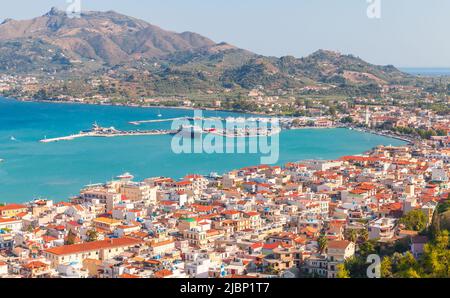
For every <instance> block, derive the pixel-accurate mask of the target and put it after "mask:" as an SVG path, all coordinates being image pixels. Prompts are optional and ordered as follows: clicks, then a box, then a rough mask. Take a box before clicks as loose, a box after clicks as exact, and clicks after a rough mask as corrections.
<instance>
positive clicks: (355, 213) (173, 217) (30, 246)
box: [0, 109, 450, 278]
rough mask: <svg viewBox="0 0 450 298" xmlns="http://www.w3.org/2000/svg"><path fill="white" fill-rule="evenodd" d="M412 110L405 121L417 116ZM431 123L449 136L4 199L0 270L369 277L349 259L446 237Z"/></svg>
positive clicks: (442, 145) (446, 195)
mask: <svg viewBox="0 0 450 298" xmlns="http://www.w3.org/2000/svg"><path fill="white" fill-rule="evenodd" d="M367 115H368V113H367V109H362V110H361V117H362V118H361V121H364V122H366V124H369V125H370V126H373V127H374V126H377V123H376V121H378V119H379V118H377V117H376V116H371V117H368V116H367ZM427 115H428V113H425V115H423V117H427ZM354 116H356V115H354ZM355 118H356V117H355ZM370 119H371V120H370ZM404 119H407V120H405V121H406V123H404V124H397V125H398V126H399V127H400V126H403V125H405V126H406V125H410V124H411V123H407V122H408V121H410V122H411V121H418V120H417V119H414V118H410V117H407V118H404ZM420 119H424V118H420ZM435 119H440V118H435ZM369 120H370V123H369ZM380 121H386V119H385V118H383V119H382V120H381V119H380ZM433 125H434V127H435V128H436V129H441V130H444V131H445V132H446V135H445V136H430V138H414V139H413V140H412V141H411V142H410V143H408V144H407V145H404V146H401V147H392V146H378V147H376V148H374V149H373V150H371V151H370V152H366V153H364V154H362V155H357V156H343V157H341V158H339V159H336V160H304V161H299V162H292V163H287V164H285V165H283V166H269V165H258V166H250V167H246V168H242V169H237V170H234V171H231V172H228V173H225V174H223V175H208V176H201V175H196V174H192V175H187V176H186V177H184V178H183V179H181V180H175V179H172V178H170V177H150V178H147V179H145V180H144V181H140V182H135V181H133V179H134V177H133V175H132V174H130V173H125V174H123V175H120V176H118V177H116V179H113V180H112V181H109V182H107V183H104V184H95V185H88V186H86V187H85V188H84V189H82V190H81V191H80V194H79V195H78V196H76V197H72V198H70V200H68V201H61V202H54V201H51V200H46V199H36V200H33V201H31V202H28V203H25V204H3V205H2V206H1V207H0V251H1V254H0V276H1V277H27V278H38V277H64V278H70V277H76V278H88V277H96V278H205V277H210V278H213V277H216V278H218V277H245V276H247V277H261V278H263V277H286V278H289V277H326V278H336V277H343V276H346V275H349V274H352V275H354V274H361V272H356V273H355V272H352V270H354V268H351V267H352V266H351V263H352V261H353V262H357V261H358V260H361V258H364V257H367V256H368V255H369V254H374V253H376V254H382V255H384V256H385V257H384V258H383V264H384V265H383V266H385V267H386V266H387V265H386V264H391V263H394V260H393V259H394V256H396V258H398V259H399V260H400V261H399V260H397V262H402V260H403V258H412V260H419V259H420V258H421V257H423V255H424V254H427V253H428V254H430V253H431V252H430V249H431V248H430V247H433V246H432V245H433V244H432V243H434V242H433V241H437V240H433V239H431V237H436V239H441V238H442V237H444V238H445V237H447V238H445V239H447V241H448V231H446V229H448V226H447V227H446V226H445V224H446V222H445V220H440V219H443V218H442V216H441V217H440V215H441V214H445V212H447V209H448V207H449V206H448V205H449V204H448V202H449V199H450V180H449V176H450V146H449V144H450V136H449V132H450V130H449V122H448V119H447V121H446V122H445V121H444V120H443V119H442V120H436V121H434V123H433ZM438 125H439V126H438ZM436 219H437V221H439V223H437V222H436ZM444 219H445V218H444ZM427 231H434V232H433V233H431V232H430V233H428V232H427ZM446 233H447V234H446ZM433 235H434V236H433ZM439 237H440V238H439ZM431 250H432V249H431ZM392 254H393V255H394V256H392V257H391V255H392ZM388 261H389V262H388ZM411 262H413V261H411V260H410V263H411ZM364 263H365V260H364V262H363V264H364ZM387 267H388V269H389V270H388V269H386V268H385V269H386V270H383V272H390V274H391V275H393V276H402V277H409V276H410V275H414V274H419V273H417V272H413V271H414V270H415V269H413V268H406V269H399V268H397V269H395V268H394V267H395V266H394V264H391V266H390V267H389V266H387ZM397 267H398V266H397ZM383 268H384V267H383ZM395 270H397V271H398V272H394V271H395ZM401 270H403V271H401ZM411 270H413V271H411ZM362 274H363V275H364V274H365V272H364V273H362ZM383 274H386V273H383ZM423 274H426V273H423ZM427 274H431V273H427ZM383 277H388V276H383Z"/></svg>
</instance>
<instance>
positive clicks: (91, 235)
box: [86, 230, 98, 242]
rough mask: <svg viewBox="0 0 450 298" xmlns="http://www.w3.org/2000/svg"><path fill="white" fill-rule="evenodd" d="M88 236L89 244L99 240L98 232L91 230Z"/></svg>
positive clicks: (87, 233)
mask: <svg viewBox="0 0 450 298" xmlns="http://www.w3.org/2000/svg"><path fill="white" fill-rule="evenodd" d="M86 236H87V237H88V239H87V241H88V242H93V241H97V239H98V232H97V231H96V230H89V231H87V232H86Z"/></svg>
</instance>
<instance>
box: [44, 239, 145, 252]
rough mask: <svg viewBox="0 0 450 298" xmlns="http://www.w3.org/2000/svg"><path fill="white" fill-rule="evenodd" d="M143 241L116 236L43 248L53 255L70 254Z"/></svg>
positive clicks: (130, 244) (131, 244)
mask: <svg viewBox="0 0 450 298" xmlns="http://www.w3.org/2000/svg"><path fill="white" fill-rule="evenodd" d="M140 243H143V241H141V240H138V239H134V238H128V237H125V238H117V239H109V240H102V241H94V242H86V243H80V244H73V245H64V246H59V247H54V248H50V249H47V250H45V252H47V253H51V254H54V255H70V254H76V253H82V252H88V251H93V250H100V249H108V248H115V247H124V246H133V245H136V244H140Z"/></svg>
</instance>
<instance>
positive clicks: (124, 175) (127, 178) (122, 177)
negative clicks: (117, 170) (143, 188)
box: [116, 172, 134, 180]
mask: <svg viewBox="0 0 450 298" xmlns="http://www.w3.org/2000/svg"><path fill="white" fill-rule="evenodd" d="M116 178H117V179H120V180H132V179H133V178H134V176H133V175H131V174H130V173H128V172H126V173H124V174H122V175H119V176H117V177H116Z"/></svg>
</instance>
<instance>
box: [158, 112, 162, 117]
mask: <svg viewBox="0 0 450 298" xmlns="http://www.w3.org/2000/svg"><path fill="white" fill-rule="evenodd" d="M157 116H158V117H159V118H161V117H162V114H161V110H158V115H157Z"/></svg>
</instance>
